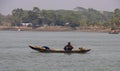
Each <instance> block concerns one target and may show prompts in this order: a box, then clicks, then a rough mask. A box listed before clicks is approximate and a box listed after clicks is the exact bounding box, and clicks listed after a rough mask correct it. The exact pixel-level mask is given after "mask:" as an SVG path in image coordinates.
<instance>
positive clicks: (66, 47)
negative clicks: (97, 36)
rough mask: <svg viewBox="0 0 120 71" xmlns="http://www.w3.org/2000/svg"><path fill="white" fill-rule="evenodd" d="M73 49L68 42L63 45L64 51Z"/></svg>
mask: <svg viewBox="0 0 120 71" xmlns="http://www.w3.org/2000/svg"><path fill="white" fill-rule="evenodd" d="M72 49H73V46H72V45H71V43H70V42H68V44H67V45H66V46H65V47H64V50H65V51H71V50H72Z"/></svg>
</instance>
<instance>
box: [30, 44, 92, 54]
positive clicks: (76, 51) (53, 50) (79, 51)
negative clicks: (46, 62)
mask: <svg viewBox="0 0 120 71" xmlns="http://www.w3.org/2000/svg"><path fill="white" fill-rule="evenodd" d="M29 47H30V48H31V49H33V50H36V51H39V52H43V53H87V52H88V51H90V50H91V49H86V48H79V49H77V50H72V51H65V50H64V49H53V48H50V49H46V48H44V47H43V46H32V45H29Z"/></svg>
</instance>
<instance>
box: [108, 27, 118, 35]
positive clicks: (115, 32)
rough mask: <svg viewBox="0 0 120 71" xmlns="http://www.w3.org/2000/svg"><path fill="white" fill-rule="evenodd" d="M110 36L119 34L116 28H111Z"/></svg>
mask: <svg viewBox="0 0 120 71" xmlns="http://www.w3.org/2000/svg"><path fill="white" fill-rule="evenodd" d="M109 34H119V31H118V30H117V29H115V28H111V31H110V32H109Z"/></svg>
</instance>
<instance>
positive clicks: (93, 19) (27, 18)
mask: <svg viewBox="0 0 120 71" xmlns="http://www.w3.org/2000/svg"><path fill="white" fill-rule="evenodd" d="M21 23H32V25H30V26H31V27H40V26H44V25H47V26H69V27H72V28H75V27H85V26H99V27H111V26H113V25H116V26H120V9H115V10H114V12H108V11H98V10H95V9H93V8H88V9H85V8H83V7H76V8H74V10H62V9H61V10H44V9H43V10H40V9H39V8H38V7H33V10H23V9H22V8H17V9H14V10H12V14H11V15H6V16H5V15H2V14H1V13H0V25H1V26H21Z"/></svg>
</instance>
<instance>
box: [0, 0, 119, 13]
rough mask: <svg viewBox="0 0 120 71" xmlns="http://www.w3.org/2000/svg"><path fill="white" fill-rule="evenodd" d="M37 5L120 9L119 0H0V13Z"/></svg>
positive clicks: (53, 8) (47, 7)
mask: <svg viewBox="0 0 120 71" xmlns="http://www.w3.org/2000/svg"><path fill="white" fill-rule="evenodd" d="M33 7H38V8H39V9H40V10H41V9H46V10H58V9H65V10H73V9H74V8H76V7H83V8H86V9H88V8H93V9H96V10H100V11H114V10H115V9H116V8H119V9H120V0H0V13H2V14H3V15H8V14H11V12H12V10H13V9H16V8H22V9H24V10H32V9H33Z"/></svg>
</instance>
